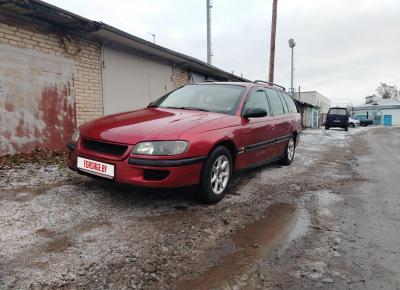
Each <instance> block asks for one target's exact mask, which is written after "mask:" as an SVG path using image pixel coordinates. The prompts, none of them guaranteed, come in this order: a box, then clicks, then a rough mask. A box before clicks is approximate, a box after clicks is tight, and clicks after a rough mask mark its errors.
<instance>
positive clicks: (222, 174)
mask: <svg viewBox="0 0 400 290" xmlns="http://www.w3.org/2000/svg"><path fill="white" fill-rule="evenodd" d="M232 172H233V162H232V156H231V153H230V152H229V150H228V148H226V147H225V146H218V147H217V148H215V149H214V150H213V151H212V152H211V153H210V155H209V156H208V157H207V159H206V161H205V163H204V166H203V170H202V173H201V180H200V193H199V197H200V199H201V200H202V201H204V202H206V203H216V202H218V201H220V200H221V199H222V198H223V197H224V195H225V193H226V191H227V189H228V187H229V184H230V181H231V178H232Z"/></svg>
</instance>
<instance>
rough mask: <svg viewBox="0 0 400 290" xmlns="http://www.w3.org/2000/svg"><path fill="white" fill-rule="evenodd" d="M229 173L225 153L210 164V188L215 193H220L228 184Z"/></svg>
mask: <svg viewBox="0 0 400 290" xmlns="http://www.w3.org/2000/svg"><path fill="white" fill-rule="evenodd" d="M229 175H230V164H229V159H228V157H226V156H225V155H220V156H219V157H218V158H217V159H216V160H215V161H214V164H213V166H212V170H211V188H212V190H213V192H214V193H215V194H221V193H222V192H223V191H224V190H225V188H226V186H227V185H228V181H229Z"/></svg>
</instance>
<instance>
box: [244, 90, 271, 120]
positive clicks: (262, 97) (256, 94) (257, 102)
mask: <svg viewBox="0 0 400 290" xmlns="http://www.w3.org/2000/svg"><path fill="white" fill-rule="evenodd" d="M248 108H261V109H264V110H265V111H267V113H268V116H269V115H270V110H269V104H268V100H267V95H266V94H265V91H264V90H263V89H254V90H253V91H251V92H250V95H249V97H248V98H247V100H246V103H245V104H244V108H243V112H246V111H247V109H248Z"/></svg>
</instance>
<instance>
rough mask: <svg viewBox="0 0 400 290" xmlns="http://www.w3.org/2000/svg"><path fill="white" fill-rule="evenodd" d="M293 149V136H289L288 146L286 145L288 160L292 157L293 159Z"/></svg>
mask: <svg viewBox="0 0 400 290" xmlns="http://www.w3.org/2000/svg"><path fill="white" fill-rule="evenodd" d="M294 150H295V147H294V141H293V138H290V139H289V143H288V146H287V156H288V159H289V160H292V159H293V157H294Z"/></svg>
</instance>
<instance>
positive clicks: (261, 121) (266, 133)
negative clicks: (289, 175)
mask: <svg viewBox="0 0 400 290" xmlns="http://www.w3.org/2000/svg"><path fill="white" fill-rule="evenodd" d="M249 108H262V109H264V110H266V111H267V113H268V114H267V116H265V117H260V118H248V119H247V118H242V123H243V128H242V130H241V137H240V139H241V144H243V145H244V146H243V147H244V153H242V154H240V155H241V157H240V159H241V160H240V162H241V164H242V165H243V166H242V167H246V166H248V165H251V164H255V163H258V162H262V161H264V160H266V159H269V158H271V146H270V145H269V144H271V143H272V142H273V141H274V133H273V131H274V125H275V122H274V121H273V117H271V111H270V108H269V104H268V100H267V95H266V94H265V91H264V89H263V88H262V87H257V88H254V89H252V90H251V91H250V93H249V95H248V97H247V99H246V102H245V104H244V107H243V111H242V113H243V114H244V113H245V112H246V111H247V110H248V109H249Z"/></svg>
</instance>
